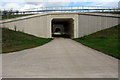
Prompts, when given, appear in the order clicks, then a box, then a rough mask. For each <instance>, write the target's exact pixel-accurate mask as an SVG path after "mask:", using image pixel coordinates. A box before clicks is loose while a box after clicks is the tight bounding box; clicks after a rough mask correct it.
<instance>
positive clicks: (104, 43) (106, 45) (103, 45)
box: [73, 25, 120, 59]
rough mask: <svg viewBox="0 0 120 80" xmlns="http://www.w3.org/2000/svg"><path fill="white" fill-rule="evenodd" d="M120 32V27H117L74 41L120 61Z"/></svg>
mask: <svg viewBox="0 0 120 80" xmlns="http://www.w3.org/2000/svg"><path fill="white" fill-rule="evenodd" d="M119 30H120V25H117V26H114V27H111V28H108V29H105V30H102V31H98V32H96V33H93V34H90V35H87V36H84V37H81V38H76V39H73V40H75V41H78V42H80V43H82V44H83V45H86V46H88V47H91V48H93V49H96V50H98V51H101V52H103V53H105V54H108V55H111V56H113V57H116V58H119V59H120V51H119V49H118V48H119V41H120V36H119V34H120V31H119Z"/></svg>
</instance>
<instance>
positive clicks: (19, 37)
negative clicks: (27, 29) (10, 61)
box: [2, 28, 52, 53]
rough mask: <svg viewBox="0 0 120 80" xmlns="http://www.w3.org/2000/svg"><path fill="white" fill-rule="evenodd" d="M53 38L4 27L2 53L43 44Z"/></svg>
mask: <svg viewBox="0 0 120 80" xmlns="http://www.w3.org/2000/svg"><path fill="white" fill-rule="evenodd" d="M51 40H52V38H39V37H36V36H33V35H30V34H26V33H23V32H19V31H13V30H10V29H6V28H2V53H9V52H14V51H20V50H24V49H29V48H33V47H37V46H41V45H43V44H45V43H48V42H49V41H51Z"/></svg>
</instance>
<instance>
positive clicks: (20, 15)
mask: <svg viewBox="0 0 120 80" xmlns="http://www.w3.org/2000/svg"><path fill="white" fill-rule="evenodd" d="M29 15H33V14H17V15H9V16H7V17H6V18H2V17H0V20H6V19H12V18H17V17H22V16H29Z"/></svg>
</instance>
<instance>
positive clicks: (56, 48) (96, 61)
mask: <svg viewBox="0 0 120 80" xmlns="http://www.w3.org/2000/svg"><path fill="white" fill-rule="evenodd" d="M117 76H118V60H117V59H115V58H113V57H110V56H107V55H105V54H103V53H101V52H98V51H96V50H93V49H91V48H88V47H85V46H83V45H82V44H80V43H78V42H75V41H73V40H70V39H64V38H56V39H54V40H53V41H51V42H50V43H47V44H45V45H43V46H40V47H37V48H33V49H28V50H23V51H19V52H14V53H9V54H3V77H33V78H41V77H44V78H48V77H49V78H51V77H52V78H61V77H62V78H63V77H64V78H117Z"/></svg>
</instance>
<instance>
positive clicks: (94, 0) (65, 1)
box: [0, 0, 119, 10]
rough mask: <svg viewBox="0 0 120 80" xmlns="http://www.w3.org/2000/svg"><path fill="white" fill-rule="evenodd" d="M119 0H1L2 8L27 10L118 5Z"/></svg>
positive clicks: (0, 5) (0, 7) (0, 6)
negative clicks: (50, 7) (51, 7)
mask: <svg viewBox="0 0 120 80" xmlns="http://www.w3.org/2000/svg"><path fill="white" fill-rule="evenodd" d="M118 2H119V0H0V9H2V10H4V9H6V10H7V9H11V8H12V9H14V10H26V9H30V8H39V7H48V6H108V7H118Z"/></svg>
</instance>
